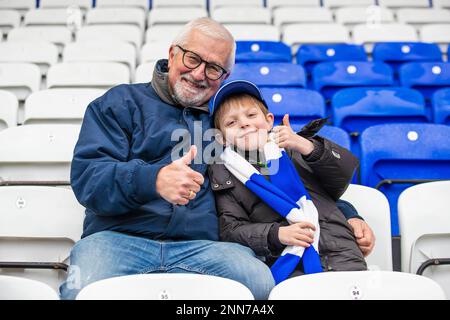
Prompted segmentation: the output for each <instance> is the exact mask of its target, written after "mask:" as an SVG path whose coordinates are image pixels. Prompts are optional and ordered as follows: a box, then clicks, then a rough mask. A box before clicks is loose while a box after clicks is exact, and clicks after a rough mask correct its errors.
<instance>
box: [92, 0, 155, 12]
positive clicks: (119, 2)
mask: <svg viewBox="0 0 450 320" xmlns="http://www.w3.org/2000/svg"><path fill="white" fill-rule="evenodd" d="M148 4H149V2H148V0H97V1H96V2H95V6H96V7H98V8H103V7H138V8H142V9H144V10H148V9H149V8H148Z"/></svg>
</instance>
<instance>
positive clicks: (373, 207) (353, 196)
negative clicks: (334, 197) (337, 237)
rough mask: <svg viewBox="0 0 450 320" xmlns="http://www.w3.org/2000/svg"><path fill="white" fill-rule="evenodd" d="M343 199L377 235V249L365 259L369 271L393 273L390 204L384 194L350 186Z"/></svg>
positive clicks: (362, 187) (371, 189) (353, 185)
mask: <svg viewBox="0 0 450 320" xmlns="http://www.w3.org/2000/svg"><path fill="white" fill-rule="evenodd" d="M341 199H343V200H346V201H348V202H350V203H351V204H352V205H353V206H354V207H355V209H356V210H357V211H358V212H359V213H360V214H361V215H362V216H363V218H364V220H365V221H366V222H367V223H368V224H369V226H370V227H371V228H372V230H373V233H374V234H375V238H376V242H375V247H374V248H373V251H372V252H371V253H370V255H369V256H367V257H366V258H365V259H366V262H367V267H368V268H369V270H373V271H377V270H384V271H392V243H391V222H390V213H389V202H388V200H387V199H386V197H385V196H384V194H382V193H381V192H380V191H378V190H376V189H373V188H369V187H366V186H361V185H357V184H350V185H349V186H348V188H347V190H346V191H345V193H344V194H343V195H342V196H341Z"/></svg>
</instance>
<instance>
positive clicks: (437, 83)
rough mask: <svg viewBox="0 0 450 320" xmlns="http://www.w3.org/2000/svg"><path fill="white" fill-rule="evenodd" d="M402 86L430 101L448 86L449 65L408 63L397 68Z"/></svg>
mask: <svg viewBox="0 0 450 320" xmlns="http://www.w3.org/2000/svg"><path fill="white" fill-rule="evenodd" d="M399 79H400V83H401V85H402V86H405V87H410V88H414V89H417V90H419V91H420V92H421V93H422V94H423V95H424V97H425V99H431V96H432V95H433V93H434V92H435V91H436V90H437V89H440V88H444V87H448V86H450V63H446V62H409V63H405V64H403V65H402V66H401V67H400V68H399Z"/></svg>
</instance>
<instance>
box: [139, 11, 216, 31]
mask: <svg viewBox="0 0 450 320" xmlns="http://www.w3.org/2000/svg"><path fill="white" fill-rule="evenodd" d="M207 16H208V12H207V11H206V9H203V8H184V7H182V8H157V9H153V10H151V11H150V12H149V14H148V26H149V27H152V26H154V25H159V24H182V25H184V24H186V23H188V22H189V21H191V20H193V19H196V18H202V17H207Z"/></svg>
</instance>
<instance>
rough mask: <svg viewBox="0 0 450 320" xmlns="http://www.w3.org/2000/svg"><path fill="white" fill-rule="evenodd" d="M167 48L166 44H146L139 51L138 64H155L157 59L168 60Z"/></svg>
mask: <svg viewBox="0 0 450 320" xmlns="http://www.w3.org/2000/svg"><path fill="white" fill-rule="evenodd" d="M169 47H170V46H169V45H168V44H167V43H166V42H162V43H160V42H150V43H146V44H145V45H144V46H143V47H142V50H141V56H140V62H141V63H146V62H156V61H158V60H159V59H168V57H169Z"/></svg>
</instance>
